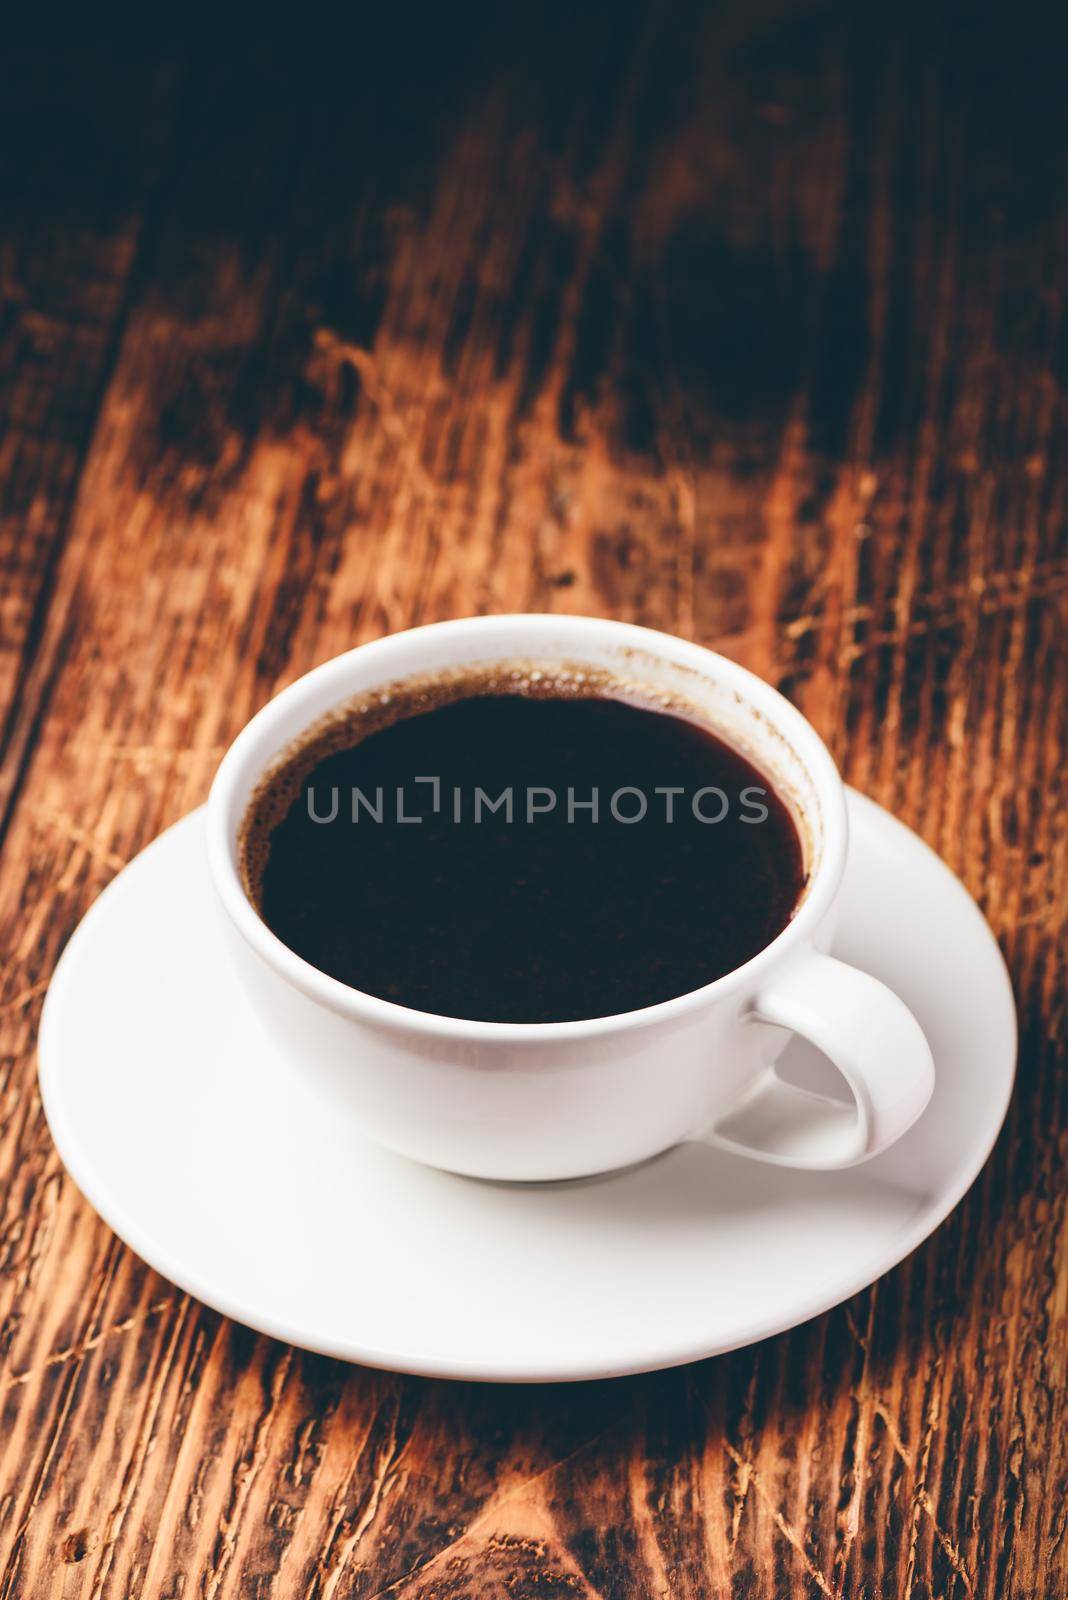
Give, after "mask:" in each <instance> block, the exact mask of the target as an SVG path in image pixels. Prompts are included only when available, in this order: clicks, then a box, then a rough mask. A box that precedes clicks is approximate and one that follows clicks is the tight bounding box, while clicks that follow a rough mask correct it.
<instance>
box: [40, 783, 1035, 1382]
mask: <svg viewBox="0 0 1068 1600" xmlns="http://www.w3.org/2000/svg"><path fill="white" fill-rule="evenodd" d="M849 810H850V823H851V828H852V845H851V850H850V860H849V868H848V871H847V874H846V883H845V889H844V895H843V902H844V903H843V905H842V914H841V923H840V929H839V934H838V938H837V940H836V943H835V950H836V951H837V953H838V954H840V955H843V956H844V957H846V959H848V960H850V961H853V962H855V963H856V964H857V965H859V966H862V967H867V968H868V970H869V971H871V972H873V973H875V974H876V975H877V976H879V977H881V978H883V979H885V980H886V982H887V983H889V984H890V985H891V986H892V987H893V988H895V989H896V990H897V991H898V992H899V993H900V994H901V995H902V997H903V998H904V999H905V1000H906V1001H907V1002H908V1004H909V1005H910V1006H911V1007H912V1009H913V1010H914V1011H915V1013H916V1015H917V1016H918V1018H919V1020H920V1022H921V1023H922V1024H923V1027H924V1029H925V1030H926V1032H927V1036H928V1038H929V1039H930V1042H931V1046H932V1048H933V1051H934V1057H935V1063H936V1067H937V1072H938V1083H937V1087H936V1089H935V1093H934V1099H933V1100H932V1102H931V1105H930V1107H929V1108H928V1110H927V1111H926V1113H925V1114H924V1116H923V1117H922V1118H921V1119H920V1122H919V1123H918V1124H917V1125H916V1127H915V1128H913V1129H912V1130H911V1132H910V1133H909V1134H908V1135H907V1136H906V1137H905V1138H904V1139H903V1140H902V1141H900V1142H899V1143H898V1144H897V1145H896V1146H895V1147H894V1148H893V1149H892V1150H890V1151H888V1152H887V1153H886V1154H885V1155H884V1156H881V1157H879V1158H878V1159H876V1160H875V1161H872V1162H869V1163H868V1164H867V1165H866V1166H864V1167H860V1168H855V1169H853V1170H851V1171H847V1172H836V1173H826V1174H822V1173H810V1172H790V1171H786V1170H783V1169H780V1168H776V1167H771V1166H763V1165H760V1164H758V1163H756V1162H750V1161H746V1160H743V1159H740V1158H735V1157H732V1156H729V1155H726V1154H724V1153H723V1152H721V1151H716V1150H712V1149H710V1148H708V1147H707V1146H705V1145H702V1144H699V1143H689V1144H685V1145H682V1146H680V1147H679V1148H678V1149H676V1150H674V1151H671V1152H669V1153H668V1154H667V1155H665V1156H661V1157H659V1158H658V1159H656V1160H655V1161H651V1162H648V1163H646V1164H645V1165H644V1166H641V1167H637V1168H633V1169H631V1170H630V1171H628V1172H625V1173H619V1174H616V1175H613V1176H611V1177H608V1178H600V1179H591V1180H587V1181H585V1182H579V1183H567V1184H553V1185H523V1186H508V1185H498V1184H488V1183H480V1182H476V1181H474V1180H471V1179H467V1178H458V1177H452V1176H448V1175H447V1174H444V1173H440V1172H433V1171H431V1170H429V1169H428V1168H424V1167H419V1166H416V1165H414V1164H413V1163H411V1162H408V1161H406V1160H404V1159H403V1158H401V1157H399V1156H392V1155H389V1154H387V1153H386V1152H385V1151H383V1150H380V1149H378V1148H376V1147H375V1146H374V1145H371V1144H369V1143H366V1142H365V1141H363V1140H362V1139H361V1137H360V1136H359V1135H358V1134H357V1133H356V1132H355V1131H353V1129H352V1128H351V1127H350V1126H349V1125H348V1124H347V1123H346V1121H345V1120H344V1119H343V1118H342V1117H340V1116H339V1115H337V1114H335V1113H334V1111H333V1110H332V1108H331V1107H329V1106H328V1105H326V1104H325V1102H321V1101H320V1100H319V1099H318V1097H317V1095H316V1093H315V1092H314V1091H313V1090H311V1089H310V1088H308V1087H306V1086H305V1085H304V1083H303V1082H302V1081H301V1080H300V1079H298V1077H297V1076H296V1074H294V1073H293V1072H292V1071H291V1070H290V1069H289V1068H287V1067H286V1066H285V1064H284V1063H283V1062H282V1061H281V1060H280V1059H279V1058H278V1056H277V1054H276V1051H275V1049H274V1047H273V1045H272V1042H271V1040H270V1038H269V1037H268V1036H267V1034H266V1032H265V1031H264V1030H263V1029H262V1028H261V1026H260V1024H259V1023H258V1022H257V1021H256V1019H255V1018H254V1017H253V1016H252V1015H251V1014H250V1013H249V1011H248V1009H247V1006H246V1003H245V1000H244V997H243V995H242V993H241V991H240V990H239V989H238V988H237V986H236V985H235V983H234V982H233V980H232V978H231V973H230V967H229V958H228V955H227V951H226V949H225V948H224V945H223V942H222V937H221V930H220V927H219V922H218V918H219V916H220V915H221V913H220V912H218V911H217V909H216V906H215V903H214V899H213V891H212V888H211V885H210V883H209V881H208V873H207V867H206V864H205V859H204V843H203V824H202V819H201V816H200V814H199V813H194V814H193V815H192V816H190V817H187V818H185V820H184V821H182V822H180V823H178V824H177V826H175V827H174V828H171V829H170V830H169V832H167V833H165V834H163V835H162V837H161V838H159V839H157V840H156V842H155V843H154V844H152V845H150V846H149V847H148V849H147V850H145V851H144V852H143V853H142V854H141V855H140V856H138V857H137V859H136V861H134V862H133V863H132V864H131V865H130V866H129V867H127V868H126V869H125V871H123V872H122V873H121V874H120V875H119V877H118V878H116V880H115V882H114V883H113V884H111V885H110V886H109V888H108V889H106V890H105V892H104V893H103V894H102V895H101V896H100V898H99V900H98V901H97V902H96V904H95V905H94V906H93V908H92V910H91V911H90V912H89V914H88V916H87V917H86V918H85V921H84V922H83V923H82V925H81V927H80V928H79V929H78V930H77V932H76V933H75V935H74V937H73V939H72V940H71V942H70V944H69V945H68V947H67V949H66V951H65V953H64V955H63V958H62V960H61V961H60V963H59V966H58V968H57V970H56V974H55V977H54V979H53V981H52V986H51V989H50V990H49V993H48V998H47V1002H46V1004H45V1011H44V1017H43V1020H42V1025H41V1037H40V1077H41V1092H42V1095H43V1097H44V1104H45V1110H46V1112H47V1115H48V1120H49V1123H50V1124H51V1128H52V1133H53V1135H54V1137H55V1140H56V1144H57V1145H58V1147H59V1151H60V1154H61V1156H62V1157H63V1160H64V1161H65V1162H66V1164H67V1167H68V1168H69V1169H70V1172H71V1174H72V1175H73V1177H74V1179H75V1182H76V1183H77V1184H78V1186H79V1188H80V1189H81V1190H82V1191H83V1193H84V1194H85V1195H86V1196H87V1198H88V1199H89V1200H90V1202H91V1203H92V1204H93V1205H94V1206H95V1207H96V1209H97V1211H98V1212H99V1213H100V1215H101V1216H102V1217H103V1218H104V1219H105V1220H106V1221H107V1222H108V1223H110V1225H111V1226H112V1227H113V1228H114V1229H115V1231H116V1233H118V1234H119V1235H120V1237H121V1238H123V1239H124V1240H126V1242H127V1243H128V1244H129V1245H131V1246H132V1247H133V1249H134V1250H136V1251H137V1252H138V1254H139V1255H141V1256H143V1257H144V1259H145V1260H146V1261H147V1262H149V1263H150V1264H151V1265H152V1266H153V1267H155V1268H156V1269H157V1270H158V1271H159V1272H161V1273H163V1274H165V1275H166V1276H167V1277H168V1278H171V1279H172V1280H173V1281H174V1282H175V1283H177V1284H178V1285H180V1286H181V1287H182V1288H183V1289H185V1290H187V1291H189V1292H190V1293H192V1294H194V1295H196V1296H198V1297H199V1298H200V1299H201V1300H204V1301H206V1302H207V1303H208V1304H209V1305H210V1306H213V1307H215V1308H216V1309H217V1310H219V1311H222V1312H225V1313H226V1314H227V1315H229V1316H232V1317H236V1318H237V1319H238V1320H239V1321H241V1322H244V1323H248V1324H249V1325H250V1326H251V1327H253V1328H258V1329H260V1330H262V1331H263V1332H265V1333H269V1334H272V1335H274V1336H276V1337H278V1338H280V1339H286V1340H288V1341H290V1342H292V1343H294V1344H298V1345H304V1346H306V1347H307V1348H308V1349H310V1350H316V1351H321V1352H323V1353H324V1354H327V1355H333V1356H340V1357H343V1358H345V1359H346V1360H350V1361H360V1362H365V1363H368V1364H370V1365H372V1366H379V1367H388V1368H394V1369H398V1370H400V1371H405V1372H416V1373H426V1374H432V1375H435V1376H442V1377H456V1378H480V1379H500V1380H510V1381H524V1380H527V1381H537V1380H549V1379H571V1378H593V1377H608V1376H612V1375H617V1374H622V1373H629V1372H639V1371H645V1370H648V1369H651V1368H655V1367H666V1366H672V1365H674V1364H675V1363H678V1362H683V1361H692V1360H696V1359H698V1358H700V1357H703V1356H709V1355H714V1354H717V1353H719V1352H721V1351H724V1350H729V1349H732V1348H734V1347H736V1346H738V1345H743V1344H748V1343H749V1342H751V1341H752V1340H756V1339H762V1338H764V1337H766V1336H767V1335H769V1334H774V1333H778V1332H780V1331H781V1330H783V1329H784V1328H789V1327H791V1326H793V1325H794V1324H795V1323H798V1322H802V1321H804V1320H805V1319H806V1318H808V1317H812V1316H815V1315H816V1314H817V1313H819V1312H821V1311H824V1310H826V1309H827V1308H828V1307H830V1306H832V1305H835V1304H837V1303H838V1302H839V1301H840V1300H843V1299H846V1298H847V1297H848V1296H849V1295H851V1294H854V1293H856V1291H857V1290H859V1289H861V1288H863V1287H864V1286H865V1285H867V1284H869V1283H871V1281H872V1280H873V1279H874V1278H877V1277H878V1276H879V1275H880V1274H881V1273H883V1272H886V1271H887V1270H888V1269H889V1268H890V1267H892V1266H894V1265H895V1264H896V1263H897V1262H898V1261H900V1260H901V1259H902V1257H903V1256H905V1255H907V1254H908V1252H909V1251H910V1250H912V1249H914V1248H915V1246H916V1245H917V1244H919V1243H920V1241H921V1240H922V1239H924V1238H925V1237H926V1236H927V1235H928V1234H929V1233H930V1232H931V1231H932V1229H934V1228H935V1227H937V1225H938V1223H939V1222H941V1221H942V1219H943V1218H944V1217H945V1216H946V1215H947V1213H948V1212H949V1211H951V1210H952V1209H953V1207H954V1206H955V1205H956V1204H957V1202H958V1201H959V1200H960V1198H961V1196H962V1195H963V1194H964V1192H965V1190H966V1189H967V1188H968V1187H969V1185H970V1184H971V1183H972V1181H973V1179H974V1178H975V1176H976V1174H977V1172H978V1171H979V1169H980V1167H981V1166H982V1164H983V1162H984V1161H985V1159H986V1157H987V1154H988V1153H989V1151H990V1148H991V1146H992V1144H993V1142H994V1139H995V1137H996V1135H997V1132H998V1129H999V1128H1000V1126H1001V1122H1002V1119H1003V1117H1004V1115H1005V1110H1006V1106H1007V1103H1008V1098H1009V1092H1010V1090H1011V1088H1012V1080H1013V1068H1014V1061H1015V1053H1016V1019H1015V1012H1014V1008H1013V1001H1012V992H1011V990H1010V987H1009V981H1008V977H1007V975H1006V972H1005V968H1004V965H1003V963H1002V960H1001V955H1000V953H999V951H998V948H997V945H996V944H995V942H994V939H993V936H992V934H991V933H990V931H989V929H988V928H987V926H986V923H985V922H984V921H983V919H982V917H981V915H980V914H979V912H978V910H977V909H976V907H975V905H974V904H973V903H972V901H971V900H970V899H969V897H968V895H967V894H966V892H965V890H964V889H963V888H962V886H961V885H960V884H959V883H958V881H957V880H956V878H954V877H953V875H952V873H950V871H949V870H948V868H946V867H945V866H944V865H943V864H942V862H941V861H939V860H938V858H937V857H936V856H935V855H934V854H932V852H931V851H930V850H928V848H927V847H926V845H924V844H923V843H921V841H920V840H919V839H917V838H916V836H915V835H914V834H912V833H910V832H909V831H908V829H907V828H905V827H903V826H902V825H901V824H900V823H898V822H896V821H894V819H893V818H892V817H890V816H888V815H887V813H886V812H884V811H882V810H880V809H879V808H878V807H877V806H875V805H873V804H872V803H871V802H870V801H868V800H865V799H863V798H862V797H861V796H859V795H856V794H851V795H850V797H849ZM805 1050H807V1047H803V1046H801V1045H800V1044H798V1043H796V1042H795V1043H794V1044H792V1045H791V1046H790V1047H789V1050H788V1052H787V1056H786V1058H784V1060H785V1063H786V1064H787V1065H786V1070H787V1071H788V1075H790V1076H794V1077H795V1078H796V1079H797V1081H803V1080H810V1079H811V1076H812V1075H813V1074H818V1073H819V1072H821V1071H824V1070H825V1067H824V1064H823V1063H822V1062H821V1061H820V1060H819V1059H818V1058H817V1059H816V1060H815V1061H813V1060H811V1059H806V1058H805V1054H804V1052H805Z"/></svg>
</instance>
